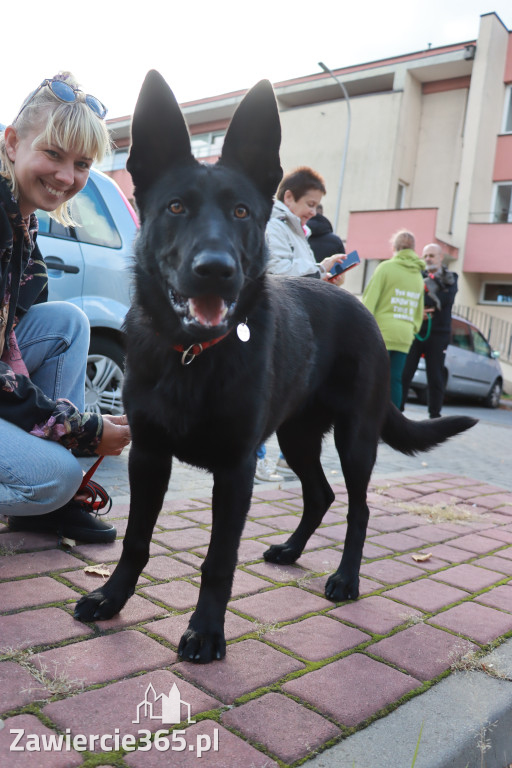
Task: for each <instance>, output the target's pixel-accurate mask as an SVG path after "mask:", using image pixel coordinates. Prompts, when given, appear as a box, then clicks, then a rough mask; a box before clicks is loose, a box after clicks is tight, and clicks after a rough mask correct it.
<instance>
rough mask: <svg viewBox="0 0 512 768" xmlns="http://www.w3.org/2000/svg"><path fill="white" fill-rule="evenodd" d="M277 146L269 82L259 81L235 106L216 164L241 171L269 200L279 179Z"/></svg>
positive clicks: (277, 128)
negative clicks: (219, 157)
mask: <svg viewBox="0 0 512 768" xmlns="http://www.w3.org/2000/svg"><path fill="white" fill-rule="evenodd" d="M280 144H281V124H280V122H279V112H278V110H277V103H276V97H275V96H274V91H273V89H272V86H271V84H270V83H269V81H268V80H261V81H260V82H259V83H258V84H257V85H255V86H254V88H251V90H250V91H249V92H248V93H247V94H246V96H245V97H244V99H243V100H242V101H241V103H240V105H239V106H238V108H237V110H236V112H235V114H234V116H233V119H232V121H231V124H230V126H229V128H228V132H227V134H226V138H225V140H224V146H223V148H222V156H221V159H220V160H219V163H222V164H223V165H227V166H230V167H232V168H238V169H240V170H243V171H244V172H245V173H247V174H248V175H249V176H250V177H251V178H252V180H253V181H254V182H255V183H256V185H257V186H258V188H259V189H260V191H261V192H263V194H264V195H265V196H266V197H272V195H273V194H274V193H275V191H276V189H277V185H278V184H279V182H280V181H281V178H282V176H283V169H282V168H281V163H280V161H279V145H280Z"/></svg>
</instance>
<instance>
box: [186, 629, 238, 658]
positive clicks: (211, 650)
mask: <svg viewBox="0 0 512 768" xmlns="http://www.w3.org/2000/svg"><path fill="white" fill-rule="evenodd" d="M225 655H226V640H225V638H224V633H223V632H197V631H196V630H195V629H192V628H191V627H189V628H188V629H187V630H186V632H184V633H183V635H182V638H181V640H180V644H179V646H178V656H180V658H182V659H183V661H193V662H195V663H196V664H208V662H209V661H214V660H215V659H223V658H224V656H225Z"/></svg>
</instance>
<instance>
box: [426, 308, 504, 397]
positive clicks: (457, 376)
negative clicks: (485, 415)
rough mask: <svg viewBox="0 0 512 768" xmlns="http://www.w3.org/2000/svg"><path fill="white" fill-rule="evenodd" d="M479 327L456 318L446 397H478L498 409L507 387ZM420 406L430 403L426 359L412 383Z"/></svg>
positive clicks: (446, 371)
mask: <svg viewBox="0 0 512 768" xmlns="http://www.w3.org/2000/svg"><path fill="white" fill-rule="evenodd" d="M498 357H499V352H493V350H492V349H491V347H490V345H489V343H488V342H487V341H486V339H485V338H484V336H483V335H482V334H481V333H480V331H479V330H478V328H476V326H474V325H473V324H472V323H469V322H468V321H467V320H464V319H463V318H462V317H457V316H456V315H454V316H453V317H452V337H451V341H450V344H449V345H448V349H447V351H446V356H445V369H444V375H445V382H446V390H445V392H446V394H447V395H454V396H464V397H471V398H478V399H479V400H482V401H483V404H484V405H486V406H487V407H488V408H497V407H498V406H499V404H500V396H501V391H502V388H503V372H502V370H501V365H500V364H499V362H498V359H497V358H498ZM411 389H412V390H413V392H414V393H415V394H416V396H417V398H418V400H419V402H420V403H426V402H427V373H426V368H425V359H424V358H423V357H422V358H420V362H419V364H418V368H417V370H416V373H415V374H414V377H413V380H412V382H411Z"/></svg>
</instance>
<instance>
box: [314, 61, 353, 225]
mask: <svg viewBox="0 0 512 768" xmlns="http://www.w3.org/2000/svg"><path fill="white" fill-rule="evenodd" d="M318 66H319V67H320V68H321V69H323V71H324V72H325V73H326V74H328V75H330V76H331V77H332V78H333V80H335V81H336V82H337V83H338V85H339V87H340V88H341V91H342V93H343V96H344V98H345V101H346V102H347V130H346V131H345V144H344V146H343V155H342V158H341V168H340V179H339V182H338V199H337V202H336V216H335V219H334V231H335V232H336V231H337V229H338V219H339V216H340V205H341V193H342V191H343V179H344V176H345V165H346V162H347V152H348V140H349V136H350V123H351V119H352V115H351V112H350V99H349V97H348V93H347V89H346V88H345V85H344V84H343V83H342V82H341V80H339V79H338V78H337V77H336V75H335V74H334V72H332V71H331V70H330V69H329V67H327V66H326V65H325V64H324V63H323V61H319V62H318Z"/></svg>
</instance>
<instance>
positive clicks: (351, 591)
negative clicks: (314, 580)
mask: <svg viewBox="0 0 512 768" xmlns="http://www.w3.org/2000/svg"><path fill="white" fill-rule="evenodd" d="M325 596H326V598H327V599H328V600H332V601H333V602H335V603H341V602H342V601H343V600H357V598H358V597H359V576H357V577H356V578H355V579H351V580H347V579H346V578H344V577H343V576H342V575H341V574H339V573H333V574H332V576H329V578H328V579H327V583H326V585H325Z"/></svg>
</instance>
